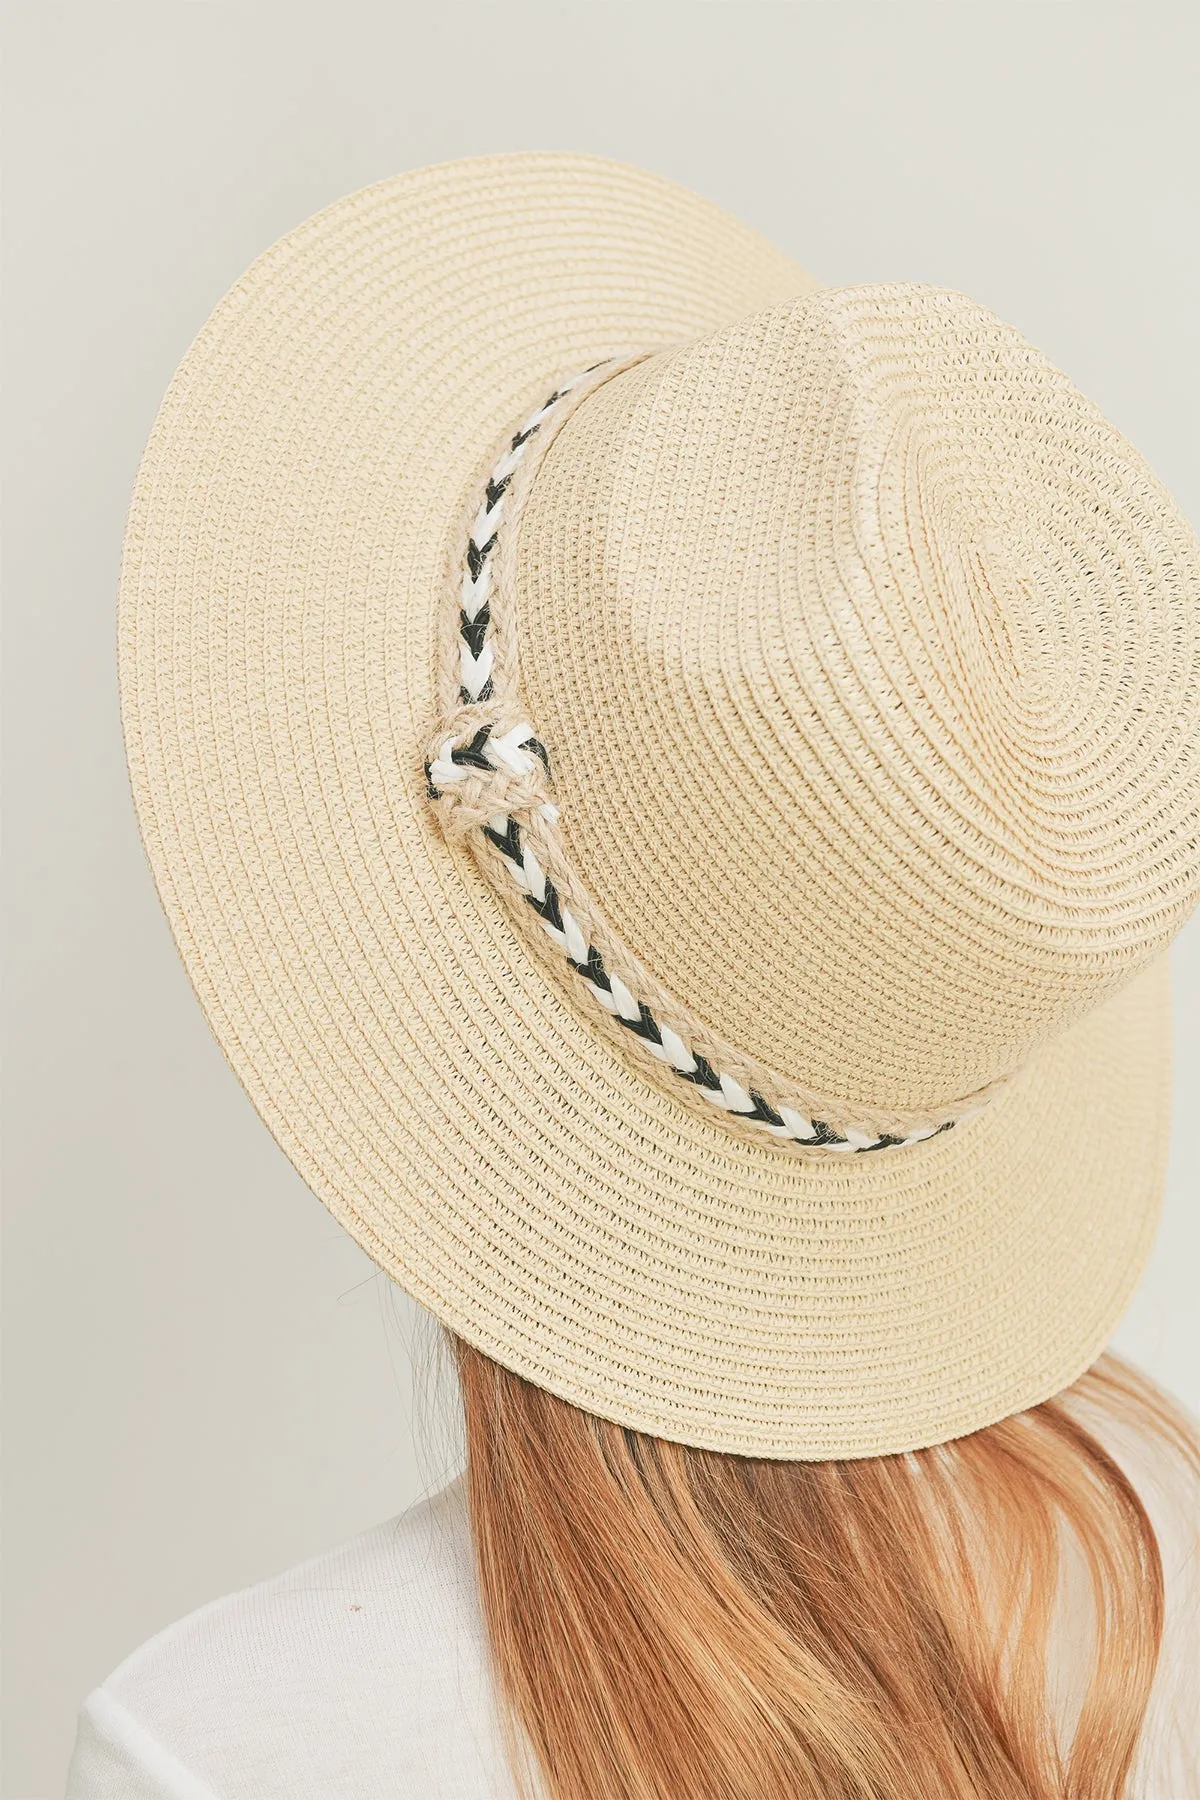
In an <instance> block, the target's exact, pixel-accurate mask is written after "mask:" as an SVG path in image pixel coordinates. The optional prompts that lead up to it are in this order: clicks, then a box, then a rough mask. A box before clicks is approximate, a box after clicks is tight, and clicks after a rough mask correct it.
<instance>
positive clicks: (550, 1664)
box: [455, 1342, 1200, 1800]
mask: <svg viewBox="0 0 1200 1800" xmlns="http://www.w3.org/2000/svg"><path fill="white" fill-rule="evenodd" d="M455 1348H456V1359H457V1366H458V1370H459V1376H460V1383H461V1390H462V1396H463V1406H464V1413H465V1424H466V1439H467V1452H468V1489H469V1499H470V1508H471V1516H472V1524H473V1532H474V1539H475V1546H476V1555H477V1560H478V1570H479V1578H480V1587H481V1594H482V1604H483V1610H484V1615H485V1619H486V1623H487V1629H488V1634H489V1638H490V1642H491V1648H492V1654H493V1660H494V1664H495V1671H496V1676H497V1681H498V1686H499V1689H500V1693H501V1697H502V1700H503V1702H504V1706H505V1710H506V1715H507V1722H508V1726H509V1740H510V1747H511V1750H512V1754H513V1760H514V1766H515V1768H516V1770H517V1775H518V1780H519V1781H520V1782H521V1783H522V1785H524V1786H526V1787H527V1788H528V1787H529V1786H530V1785H531V1784H532V1779H533V1774H534V1771H535V1770H536V1776H537V1780H538V1782H539V1783H540V1787H539V1791H541V1792H543V1793H545V1794H546V1795H548V1796H549V1797H550V1800H768V1797H770V1800H775V1797H779V1800H782V1797H783V1796H787V1797H788V1800H802V1797H809V1796H811V1797H812V1800H818V1797H819V1800H967V1797H968V1796H969V1797H970V1800H982V1797H985V1796H986V1800H1126V1796H1127V1795H1129V1794H1131V1793H1132V1792H1133V1791H1134V1789H1133V1787H1132V1786H1131V1783H1132V1781H1133V1778H1134V1772H1135V1769H1136V1768H1137V1767H1138V1763H1139V1752H1140V1748H1141V1747H1142V1744H1143V1737H1144V1728H1145V1725H1146V1720H1147V1716H1148V1709H1149V1706H1150V1700H1151V1693H1152V1688H1153V1686H1154V1682H1155V1674H1156V1667H1157V1665H1158V1661H1159V1653H1160V1646H1161V1643H1162V1637H1163V1620H1164V1581H1163V1566H1162V1558H1161V1555H1160V1549H1159V1544H1158V1540H1157V1536H1156V1532H1155V1528H1154V1526H1153V1524H1152V1522H1151V1519H1150V1517H1149V1515H1148V1513H1147V1510H1146V1507H1145V1505H1144V1503H1143V1500H1142V1499H1141V1498H1140V1497H1139V1493H1138V1492H1137V1491H1136V1490H1135V1488H1134V1486H1133V1484H1132V1482H1131V1481H1130V1479H1129V1478H1128V1476H1127V1475H1126V1473H1125V1472H1124V1471H1123V1469H1122V1467H1121V1465H1120V1463H1119V1462H1118V1461H1117V1460H1116V1457H1115V1456H1114V1455H1113V1453H1112V1452H1111V1450H1110V1449H1108V1448H1106V1447H1105V1445H1104V1444H1103V1443H1102V1442H1101V1439H1100V1436H1099V1435H1098V1434H1097V1429H1096V1428H1097V1427H1099V1426H1100V1425H1101V1424H1102V1423H1103V1422H1104V1421H1107V1422H1108V1423H1109V1424H1111V1425H1112V1426H1113V1427H1114V1428H1115V1429H1117V1430H1121V1429H1126V1428H1132V1429H1133V1430H1134V1431H1136V1433H1137V1434H1138V1435H1139V1436H1140V1437H1142V1438H1144V1439H1146V1440H1147V1441H1153V1442H1155V1443H1157V1444H1158V1445H1159V1446H1160V1447H1163V1448H1165V1449H1166V1450H1167V1451H1168V1452H1169V1455H1170V1459H1171V1461H1172V1463H1173V1464H1174V1465H1175V1466H1176V1468H1177V1469H1178V1468H1180V1467H1182V1468H1184V1469H1186V1471H1187V1478H1188V1480H1189V1481H1191V1480H1193V1479H1194V1478H1196V1477H1198V1476H1200V1443H1198V1442H1197V1439H1196V1437H1195V1435H1194V1433H1193V1432H1192V1429H1191V1427H1190V1425H1189V1424H1188V1422H1187V1421H1186V1420H1185V1419H1184V1418H1183V1417H1182V1415H1181V1414H1180V1413H1178V1412H1177V1411H1176V1410H1175V1409H1174V1408H1173V1406H1172V1405H1171V1404H1170V1403H1169V1402H1168V1401H1167V1400H1165V1399H1164V1398H1163V1396H1162V1395H1160V1394H1159V1393H1158V1392H1157V1390H1155V1389H1154V1387H1153V1386H1152V1385H1151V1384H1150V1383H1149V1382H1148V1381H1146V1380H1145V1379H1144V1378H1142V1377H1140V1376H1138V1375H1137V1374H1135V1373H1134V1372H1133V1371H1132V1370H1131V1369H1129V1368H1128V1367H1126V1366H1125V1365H1123V1364H1121V1363H1119V1362H1117V1361H1116V1360H1115V1359H1114V1358H1111V1357H1106V1358H1104V1359H1103V1360H1102V1361H1101V1362H1100V1363H1098V1364H1097V1365H1096V1366H1095V1367H1094V1368H1093V1369H1092V1370H1091V1371H1089V1373H1088V1374H1087V1375H1085V1376H1084V1377H1083V1379H1082V1380H1081V1381H1080V1382H1078V1383H1077V1384H1076V1386H1075V1387H1074V1388H1073V1389H1071V1390H1069V1391H1068V1393H1067V1394H1065V1395H1063V1396H1060V1397H1059V1398H1057V1399H1054V1400H1049V1401H1046V1402H1045V1403H1044V1404H1042V1405H1040V1406H1035V1407H1033V1408H1031V1409H1030V1410H1029V1411H1027V1412H1024V1413H1021V1414H1018V1415H1017V1416H1015V1417H1013V1418H1008V1419H1005V1420H1003V1421H1001V1422H1000V1423H999V1424H996V1425H990V1426H988V1427H987V1428H986V1429H984V1430H982V1431H978V1432H975V1433H974V1434H972V1435H971V1436H969V1437H964V1438H960V1439H958V1440H956V1441H954V1442H952V1443H948V1444H944V1445H940V1446H938V1447H937V1448H934V1449H930V1450H921V1451H916V1452H913V1453H911V1454H909V1455H904V1456H888V1457H877V1458H869V1459H864V1460H862V1461H846V1462H823V1463H800V1462H780V1461H768V1460H760V1459H754V1458H749V1457H745V1458H743V1457H734V1456H728V1455H722V1454H719V1453H716V1452H711V1451H704V1450H696V1449H689V1448H687V1447H685V1446H683V1445H680V1444H677V1443H672V1442H668V1441H665V1440H663V1439H659V1438H654V1437H650V1436H647V1435H645V1434H643V1433H640V1432H636V1431H629V1430H624V1429H622V1428H621V1427H620V1426H618V1425H614V1424H611V1423H608V1422H606V1421H605V1420H602V1419H598V1418H594V1417H592V1416H591V1415H589V1414H587V1413H584V1412H582V1411H580V1410H578V1409H577V1408H575V1407H573V1406H571V1405H568V1404H567V1403H566V1402H564V1401H562V1400H559V1399H557V1398H555V1397H554V1396H553V1395H551V1394H549V1393H547V1392H545V1391H543V1390H542V1389H540V1388H537V1387H534V1386H532V1385H531V1384H530V1383H528V1382H526V1381H524V1380H522V1379H521V1378H520V1377H519V1376H516V1375H513V1374H511V1373H509V1372H508V1371H507V1370H505V1369H503V1368H501V1367H500V1366H499V1365H498V1364H496V1363H494V1362H492V1361H491V1360H490V1359H488V1358H487V1357H485V1356H483V1355H481V1354H480V1353H479V1352H478V1351H475V1350H473V1349H471V1348H469V1347H468V1346H467V1345H466V1344H463V1343H461V1342H456V1346H455ZM1089 1421H1091V1423H1090V1424H1089ZM1073 1588H1075V1589H1078V1593H1081V1594H1082V1596H1083V1598H1084V1599H1085V1600H1086V1601H1089V1602H1090V1604H1088V1605H1087V1606H1086V1608H1085V1622H1084V1625H1083V1628H1082V1629H1080V1625H1079V1621H1078V1620H1077V1619H1075V1620H1074V1621H1073V1623H1072V1625H1071V1632H1070V1636H1069V1638H1068V1639H1067V1653H1066V1654H1064V1653H1063V1651H1062V1646H1061V1640H1062V1637H1063V1632H1062V1629H1061V1628H1062V1627H1063V1626H1064V1624H1066V1623H1068V1622H1069V1621H1070V1619H1071V1615H1070V1612H1069V1609H1070V1605H1071V1595H1072V1590H1073ZM1078 1593H1077V1594H1076V1597H1077V1598H1078ZM1056 1644H1057V1645H1058V1648H1056ZM1072 1652H1074V1655H1075V1661H1074V1664H1073V1663H1072ZM1178 1791H1179V1790H1178V1788H1177V1787H1176V1788H1173V1789H1172V1793H1173V1794H1177V1793H1178Z"/></svg>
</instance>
